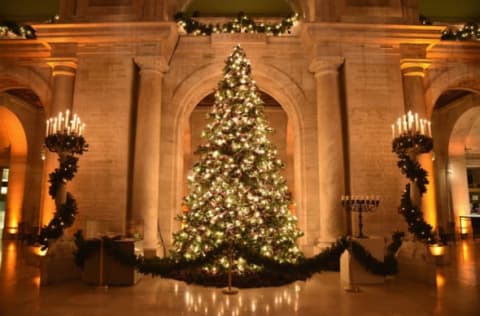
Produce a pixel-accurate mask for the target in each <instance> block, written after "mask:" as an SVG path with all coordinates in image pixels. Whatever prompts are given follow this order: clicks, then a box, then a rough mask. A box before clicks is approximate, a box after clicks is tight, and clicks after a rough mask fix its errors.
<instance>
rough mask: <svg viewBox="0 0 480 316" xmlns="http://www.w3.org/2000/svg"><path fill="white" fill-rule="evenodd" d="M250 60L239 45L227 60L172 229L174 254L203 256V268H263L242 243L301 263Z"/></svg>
mask: <svg viewBox="0 0 480 316" xmlns="http://www.w3.org/2000/svg"><path fill="white" fill-rule="evenodd" d="M271 132H272V129H271V128H270V127H269V126H268V124H267V121H266V119H265V116H264V112H263V101H262V100H261V98H260V97H259V94H258V90H257V87H256V84H255V81H254V80H252V78H251V67H250V63H249V61H248V60H247V58H246V56H245V52H244V51H243V49H242V48H241V47H240V46H236V47H235V49H234V50H233V53H232V54H231V55H230V56H229V57H228V59H227V60H226V65H225V68H224V77H223V79H222V80H221V81H220V82H219V83H218V89H217V91H216V92H215V102H214V104H213V107H212V109H211V111H210V112H209V114H208V124H207V126H206V128H205V130H204V131H203V133H202V137H203V138H204V140H205V143H204V144H203V145H201V146H199V148H198V149H197V151H196V154H198V155H199V162H198V163H196V164H195V165H194V167H193V170H192V172H191V174H190V176H189V177H188V182H189V193H188V195H187V196H186V197H185V200H184V203H185V206H186V209H187V210H186V211H185V212H184V213H183V214H182V215H181V216H179V220H180V221H181V229H180V230H179V231H178V232H177V233H175V234H174V243H173V250H172V255H173V257H174V258H177V259H178V260H182V261H184V260H187V261H194V260H198V259H204V262H205V264H203V266H202V270H203V271H205V272H207V273H211V274H219V273H224V272H225V271H226V270H227V269H228V268H229V265H230V264H231V268H232V269H233V271H234V272H235V273H237V274H241V273H243V272H253V271H261V270H262V266H261V265H254V264H252V263H250V262H248V259H247V258H246V256H244V255H243V254H244V253H245V250H246V251H247V252H248V253H251V254H257V255H258V256H260V257H265V258H269V259H271V260H274V261H275V262H277V263H296V262H297V261H298V260H299V259H300V258H301V257H303V254H302V253H301V252H300V250H299V248H298V246H297V244H296V240H297V238H298V237H300V236H301V235H302V232H301V231H300V230H298V228H297V220H296V217H295V216H294V215H293V214H292V213H291V210H290V206H291V205H292V199H291V194H290V192H289V190H288V187H287V184H286V182H285V180H284V179H283V177H282V176H281V175H280V171H281V169H282V168H283V167H284V166H283V163H282V161H281V160H280V159H278V158H277V151H276V149H275V147H274V146H273V145H272V144H271V143H270V141H269V140H268V138H267V135H268V134H269V133H271Z"/></svg>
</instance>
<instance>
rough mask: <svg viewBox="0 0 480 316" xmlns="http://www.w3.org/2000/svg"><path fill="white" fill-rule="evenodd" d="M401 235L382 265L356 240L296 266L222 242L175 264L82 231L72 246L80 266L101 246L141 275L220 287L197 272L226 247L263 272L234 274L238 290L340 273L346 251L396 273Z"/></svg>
mask: <svg viewBox="0 0 480 316" xmlns="http://www.w3.org/2000/svg"><path fill="white" fill-rule="evenodd" d="M403 236H404V234H403V233H401V232H395V233H394V234H393V236H392V242H391V243H390V244H389V246H388V247H387V252H386V255H385V258H384V262H382V261H379V260H377V259H376V258H375V257H373V256H372V254H371V253H370V252H368V251H367V250H366V249H365V248H364V247H363V246H362V245H361V244H359V243H358V242H356V241H355V240H352V239H349V238H346V237H342V238H339V239H338V240H337V241H336V242H335V243H334V244H332V246H330V247H329V248H326V249H325V250H323V251H322V252H321V253H319V254H318V255H316V256H314V257H311V258H302V259H301V260H299V261H298V262H297V263H278V262H276V261H274V260H273V259H271V258H269V257H265V256H262V255H261V254H259V253H257V252H253V251H252V250H250V249H247V248H245V247H243V246H241V245H240V244H233V245H232V246H230V245H229V244H228V243H222V244H221V245H219V246H218V247H216V248H215V249H212V250H210V251H209V252H208V253H206V254H205V256H202V257H199V258H197V259H196V260H180V261H175V260H173V259H172V258H170V257H165V258H158V257H155V258H145V257H142V256H135V255H132V254H126V253H125V251H124V250H122V249H121V248H119V247H118V246H117V244H116V243H115V241H116V240H118V239H120V237H116V238H108V237H103V238H102V241H100V239H93V240H85V239H84V238H83V235H82V231H78V232H77V233H76V234H75V243H76V245H77V248H78V250H77V252H76V253H75V262H76V264H77V265H78V266H80V267H83V266H84V264H85V262H86V260H87V259H88V258H89V257H90V256H91V255H92V254H93V253H95V252H96V251H98V250H99V248H100V244H101V243H103V247H104V251H105V254H106V255H110V256H113V257H114V258H115V259H116V260H117V261H119V262H121V263H122V264H125V265H128V266H132V267H135V268H136V269H137V270H138V271H139V272H141V273H143V274H150V275H152V276H161V277H165V278H171V279H176V280H181V281H186V282H190V283H195V284H202V285H208V286H218V287H222V286H225V284H226V279H227V275H226V274H215V275H212V274H209V273H206V272H204V271H203V270H201V269H200V267H202V265H204V264H205V263H206V262H209V261H211V260H212V258H215V257H217V256H219V255H221V254H222V253H224V252H225V250H227V249H228V248H229V247H232V248H233V251H236V252H238V253H239V254H240V255H241V256H242V257H243V258H245V259H246V260H248V261H249V262H252V263H253V264H256V265H258V266H260V267H262V268H263V269H262V270H261V271H260V272H255V273H248V274H246V273H244V274H242V275H235V276H234V279H233V284H234V286H237V287H241V288H249V287H260V286H278V285H283V284H287V283H291V282H293V281H297V280H306V279H308V278H310V277H311V276H312V275H313V274H314V273H316V272H321V271H326V270H334V271H338V270H339V261H340V256H341V254H342V253H343V252H344V251H345V250H348V251H350V253H351V254H352V256H353V257H354V258H355V259H356V260H357V261H358V262H360V264H361V265H362V266H363V267H364V268H365V269H366V270H368V271H370V272H371V273H373V274H376V275H383V276H386V275H393V274H395V273H397V261H396V259H395V254H396V252H397V250H398V249H399V248H400V245H401V244H402V238H403Z"/></svg>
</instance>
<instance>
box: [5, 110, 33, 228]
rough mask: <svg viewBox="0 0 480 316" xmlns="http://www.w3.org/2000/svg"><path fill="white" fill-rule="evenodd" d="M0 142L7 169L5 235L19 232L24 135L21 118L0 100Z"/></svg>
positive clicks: (23, 186)
mask: <svg viewBox="0 0 480 316" xmlns="http://www.w3.org/2000/svg"><path fill="white" fill-rule="evenodd" d="M0 146H1V147H3V148H0V149H6V148H8V149H9V150H8V152H6V153H5V155H2V159H1V160H0V163H2V165H1V166H0V167H2V168H5V169H9V177H8V187H7V189H8V191H7V192H6V196H7V198H6V207H5V227H4V231H3V235H4V236H9V235H15V234H17V233H18V228H19V223H20V222H21V221H22V210H23V201H24V193H25V180H26V172H27V154H28V148H27V137H26V134H25V129H24V127H23V124H22V123H21V122H20V119H19V118H18V117H17V115H15V113H13V112H12V111H10V110H9V109H8V108H7V107H5V106H2V104H0Z"/></svg>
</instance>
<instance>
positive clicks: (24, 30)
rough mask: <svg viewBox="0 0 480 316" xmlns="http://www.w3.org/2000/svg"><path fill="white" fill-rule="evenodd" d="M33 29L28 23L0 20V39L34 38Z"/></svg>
mask: <svg viewBox="0 0 480 316" xmlns="http://www.w3.org/2000/svg"><path fill="white" fill-rule="evenodd" d="M35 38H36V35H35V30H34V29H33V27H31V26H30V25H20V24H18V23H15V22H12V21H3V22H0V39H35Z"/></svg>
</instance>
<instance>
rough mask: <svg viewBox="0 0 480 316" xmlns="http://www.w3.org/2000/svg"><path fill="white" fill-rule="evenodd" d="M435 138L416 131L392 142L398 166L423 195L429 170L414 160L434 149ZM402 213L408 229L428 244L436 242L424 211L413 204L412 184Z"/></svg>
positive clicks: (403, 198)
mask: <svg viewBox="0 0 480 316" xmlns="http://www.w3.org/2000/svg"><path fill="white" fill-rule="evenodd" d="M432 149H433V139H432V138H431V137H430V136H427V135H424V134H420V133H415V134H413V135H412V134H405V133H404V134H402V135H400V136H399V137H397V138H395V139H394V140H393V143H392V151H393V152H394V153H396V154H397V156H398V162H397V166H398V167H399V168H400V170H401V172H402V174H404V175H405V176H406V177H407V178H408V179H409V180H410V181H412V182H413V183H415V185H416V186H417V188H418V191H419V193H420V196H422V195H423V194H424V193H425V192H427V187H426V186H427V184H428V183H429V182H428V179H427V176H428V174H427V171H426V170H425V169H423V168H422V167H421V165H420V164H419V163H418V161H416V160H414V157H416V156H417V155H418V154H424V153H428V152H430V151H432ZM399 212H400V214H402V215H403V217H404V218H405V220H406V222H407V224H408V230H409V231H410V232H411V233H412V234H413V235H414V236H415V237H416V238H417V239H419V240H423V241H425V242H427V243H428V244H434V243H436V242H437V239H436V237H435V235H434V233H433V231H432V226H431V225H429V224H428V223H427V222H425V220H424V218H423V212H422V211H421V210H420V209H419V208H418V207H416V206H415V205H413V203H412V200H411V198H410V184H409V183H408V184H406V186H405V191H404V193H403V195H402V198H401V202H400V210H399Z"/></svg>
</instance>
